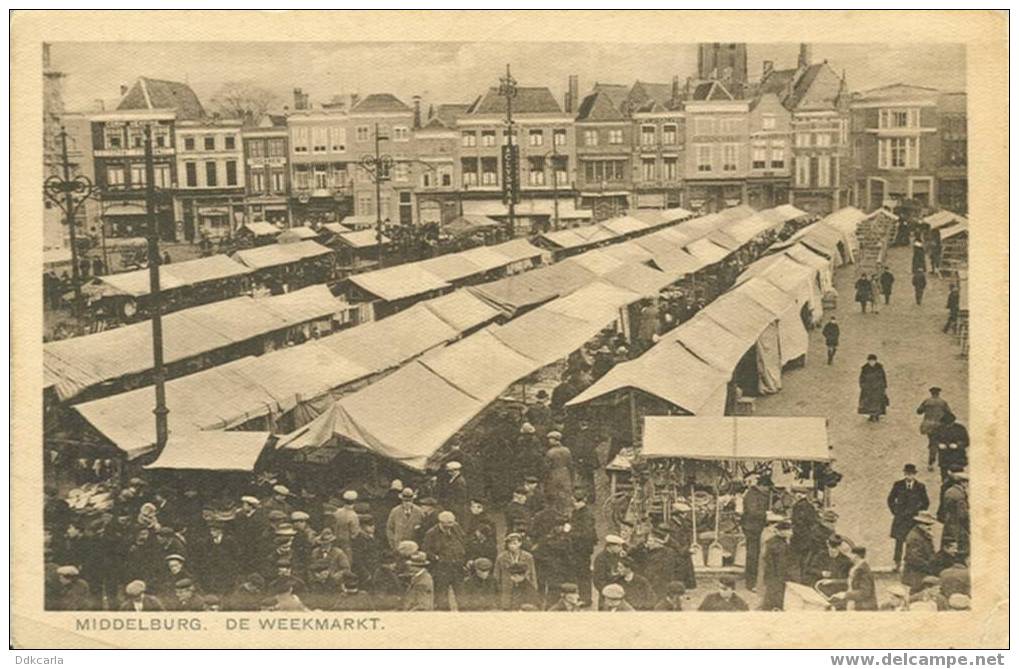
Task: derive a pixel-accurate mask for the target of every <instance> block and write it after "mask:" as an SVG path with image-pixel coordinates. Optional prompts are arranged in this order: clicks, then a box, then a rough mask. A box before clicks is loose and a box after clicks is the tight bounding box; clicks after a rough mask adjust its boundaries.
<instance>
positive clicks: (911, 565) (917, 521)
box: [902, 511, 938, 594]
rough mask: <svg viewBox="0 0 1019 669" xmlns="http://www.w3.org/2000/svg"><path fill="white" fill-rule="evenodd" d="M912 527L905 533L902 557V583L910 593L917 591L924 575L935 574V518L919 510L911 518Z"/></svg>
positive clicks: (920, 586) (927, 512) (928, 512)
mask: <svg viewBox="0 0 1019 669" xmlns="http://www.w3.org/2000/svg"><path fill="white" fill-rule="evenodd" d="M913 522H914V524H913V527H912V529H910V530H909V534H907V535H906V541H905V550H904V552H903V557H902V584H903V585H905V586H906V587H908V588H909V591H910V593H911V594H912V593H916V592H919V591H920V590H921V588H922V585H923V579H924V577H925V576H937V575H938V574H937V573H936V572H935V571H934V569H933V563H934V539H933V532H934V523H936V522H937V520H936V519H935V518H934V514H932V513H931V512H930V511H920V512H919V513H917V515H916V517H914V518H913Z"/></svg>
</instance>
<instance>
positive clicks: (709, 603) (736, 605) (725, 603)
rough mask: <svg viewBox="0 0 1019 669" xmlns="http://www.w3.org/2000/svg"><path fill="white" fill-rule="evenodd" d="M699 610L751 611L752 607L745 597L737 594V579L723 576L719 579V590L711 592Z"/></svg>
mask: <svg viewBox="0 0 1019 669" xmlns="http://www.w3.org/2000/svg"><path fill="white" fill-rule="evenodd" d="M697 610H698V611H749V610H750V607H749V606H747V603H746V602H745V601H743V598H742V597H740V596H739V595H737V594H736V579H734V578H733V577H731V576H721V577H719V579H718V590H717V591H715V592H712V593H709V594H708V595H707V596H706V597H705V598H704V600H703V601H701V605H700V606H698V607H697Z"/></svg>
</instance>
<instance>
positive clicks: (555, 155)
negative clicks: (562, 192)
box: [552, 128, 559, 230]
mask: <svg viewBox="0 0 1019 669" xmlns="http://www.w3.org/2000/svg"><path fill="white" fill-rule="evenodd" d="M555 138H556V134H555V129H554V128H553V129H552V211H553V218H554V221H555V222H554V223H553V224H552V229H553V230H558V229H559V147H558V146H556V143H555Z"/></svg>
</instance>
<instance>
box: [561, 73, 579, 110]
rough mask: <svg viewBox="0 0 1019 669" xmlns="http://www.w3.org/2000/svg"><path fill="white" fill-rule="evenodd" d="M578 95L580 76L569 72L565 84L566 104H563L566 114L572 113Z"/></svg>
mask: <svg viewBox="0 0 1019 669" xmlns="http://www.w3.org/2000/svg"><path fill="white" fill-rule="evenodd" d="M579 95H580V77H579V76H578V75H576V74H571V75H570V76H569V78H568V79H567V84H566V100H565V102H566V104H564V105H563V107H564V108H565V111H566V113H567V114H572V113H573V112H574V111H575V109H576V105H577V97H579Z"/></svg>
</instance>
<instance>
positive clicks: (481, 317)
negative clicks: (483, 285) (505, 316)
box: [421, 290, 502, 332]
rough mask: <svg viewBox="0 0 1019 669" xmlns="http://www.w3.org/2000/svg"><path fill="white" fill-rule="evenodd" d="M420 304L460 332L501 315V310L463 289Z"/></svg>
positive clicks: (492, 320)
mask: <svg viewBox="0 0 1019 669" xmlns="http://www.w3.org/2000/svg"><path fill="white" fill-rule="evenodd" d="M421 305H422V306H424V308H426V309H428V310H429V311H431V312H432V313H433V314H435V315H436V316H438V317H439V318H441V319H442V320H443V321H445V322H446V323H449V325H450V326H451V327H453V328H454V329H455V330H458V331H460V332H467V331H469V330H473V329H474V328H476V327H479V326H481V325H487V324H488V323H491V322H494V321H495V320H496V319H497V318H499V317H500V316H501V315H502V312H501V311H499V310H498V309H496V308H495V307H493V306H491V305H490V304H488V303H487V302H485V301H484V300H482V299H481V298H479V297H476V296H474V295H472V294H470V293H469V292H467V291H465V290H457V291H454V292H452V293H450V294H448V295H442V296H441V297H437V298H435V299H433V300H427V301H425V302H421Z"/></svg>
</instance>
